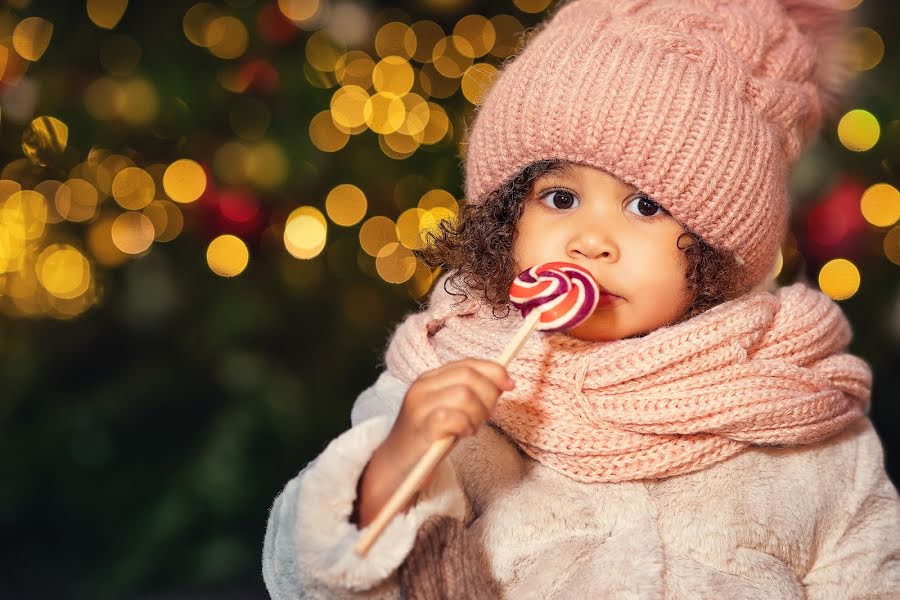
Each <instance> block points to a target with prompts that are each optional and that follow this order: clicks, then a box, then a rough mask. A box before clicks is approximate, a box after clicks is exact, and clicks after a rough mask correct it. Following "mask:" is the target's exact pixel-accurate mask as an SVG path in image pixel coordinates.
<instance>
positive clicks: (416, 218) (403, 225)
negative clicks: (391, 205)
mask: <svg viewBox="0 0 900 600" xmlns="http://www.w3.org/2000/svg"><path fill="white" fill-rule="evenodd" d="M427 215H428V211H426V210H422V209H421V208H409V209H407V210H404V211H403V212H402V213H400V216H399V217H397V239H398V240H399V241H400V243H401V244H403V245H404V246H406V247H407V248H409V249H410V250H418V249H419V248H421V247H422V239H421V237H420V232H421V223H422V221H423V219H427V218H428V217H427Z"/></svg>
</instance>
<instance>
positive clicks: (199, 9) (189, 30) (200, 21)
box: [100, 0, 220, 48]
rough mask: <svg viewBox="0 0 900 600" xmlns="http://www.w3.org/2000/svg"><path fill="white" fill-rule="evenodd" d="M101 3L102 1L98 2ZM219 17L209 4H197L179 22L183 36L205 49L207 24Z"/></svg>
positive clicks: (217, 11) (216, 10)
mask: <svg viewBox="0 0 900 600" xmlns="http://www.w3.org/2000/svg"><path fill="white" fill-rule="evenodd" d="M100 1H103V0H100ZM219 15H220V12H219V9H218V8H216V7H215V6H214V5H213V4H211V3H209V2H199V3H197V4H195V5H194V6H192V7H190V8H189V9H188V10H187V12H186V13H184V18H183V19H182V20H181V27H182V29H183V30H184V36H185V37H186V38H187V39H188V41H189V42H191V43H192V44H194V45H195V46H200V47H202V48H205V47H206V46H207V44H208V37H207V31H208V29H209V24H210V23H212V22H213V21H214V20H215V19H217V18H218V17H219Z"/></svg>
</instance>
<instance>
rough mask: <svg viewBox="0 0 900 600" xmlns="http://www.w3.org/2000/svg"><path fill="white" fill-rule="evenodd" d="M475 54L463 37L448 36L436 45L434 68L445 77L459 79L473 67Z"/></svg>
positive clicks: (433, 53) (433, 55)
mask: <svg viewBox="0 0 900 600" xmlns="http://www.w3.org/2000/svg"><path fill="white" fill-rule="evenodd" d="M474 54H475V52H474V50H472V45H471V44H470V43H469V41H468V40H466V39H465V38H463V37H460V36H447V37H445V38H444V39H442V40H439V41H438V43H437V44H435V45H434V51H433V52H432V59H433V61H432V62H433V63H434V68H435V69H436V70H437V71H438V72H439V73H440V74H441V75H443V76H444V77H447V78H449V79H459V78H460V77H462V74H463V73H465V71H466V69H468V68H469V67H471V66H472V60H473V59H472V56H473V55H474Z"/></svg>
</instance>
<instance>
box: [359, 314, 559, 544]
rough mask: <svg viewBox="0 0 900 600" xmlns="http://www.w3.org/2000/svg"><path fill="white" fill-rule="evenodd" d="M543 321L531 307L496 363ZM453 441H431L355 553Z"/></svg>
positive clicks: (511, 354) (386, 521) (505, 359)
mask: <svg viewBox="0 0 900 600" xmlns="http://www.w3.org/2000/svg"><path fill="white" fill-rule="evenodd" d="M540 320H541V312H540V311H539V310H532V311H531V312H530V313H528V316H527V317H525V320H524V321H523V322H522V325H521V326H520V327H519V329H518V330H517V331H516V333H515V335H514V336H513V337H512V339H511V340H510V341H509V343H507V344H506V348H504V349H503V352H502V353H501V354H500V358H499V359H497V362H498V363H500V364H501V365H503V367H504V368H505V367H508V366H509V363H510V362H512V359H513V358H515V357H516V355H517V354H518V353H519V350H521V349H522V345H523V344H524V343H525V340H526V339H528V336H529V335H531V332H532V331H534V329H535V328H536V327H537V325H538V322H539V321H540ZM454 442H456V436H454V435H448V436H447V437H443V438H441V439H439V440H435V441H434V442H432V443H431V446H430V447H429V448H428V450H427V451H426V452H425V454H423V455H422V458H420V459H419V462H417V463H416V466H414V467H413V468H412V470H411V471H410V472H409V474H408V475H407V476H406V479H404V480H403V483H401V484H400V486H399V487H397V489H396V491H395V492H394V493H393V495H392V496H391V497H390V498H389V499H388V501H387V502H386V503H385V505H384V506H382V507H381V510H380V511H379V512H378V514H377V515H376V516H375V519H374V520H373V521H372V522H371V523H369V526H368V527H366V530H365V531H363V534H362V535H361V536H360V538H359V541H358V542H357V543H356V546H355V548H354V550H355V551H356V554H358V555H359V556H365V555H366V554H367V553H368V552H369V548H371V547H372V544H374V543H375V541H376V540H377V539H378V537H379V536H380V535H381V532H382V531H384V528H385V527H387V526H388V524H389V523H390V522H391V520H393V518H394V517H395V516H396V515H397V513H398V512H399V511H400V509H401V508H402V507H403V506H404V505H405V504H406V503H407V502H409V500H410V498H412V497H413V494H415V493H416V490H418V488H419V486H420V485H421V484H422V482H423V481H425V479H426V478H427V477H428V475H430V474H431V472H432V471H434V469H435V467H436V466H437V465H438V463H440V462H441V461H442V460H443V459H444V457H445V456H446V455H447V454H448V453H449V451H450V448H452V447H453V444H454Z"/></svg>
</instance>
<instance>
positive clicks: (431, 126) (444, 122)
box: [422, 102, 450, 144]
mask: <svg viewBox="0 0 900 600" xmlns="http://www.w3.org/2000/svg"><path fill="white" fill-rule="evenodd" d="M428 108H429V110H430V113H431V114H430V116H429V118H428V124H427V125H426V126H425V130H424V132H423V133H424V137H423V138H422V143H423V144H437V143H438V142H440V141H441V140H443V139H444V138H445V137H446V136H447V134H448V133H449V132H450V118H449V117H448V116H447V113H446V112H444V109H443V107H441V105H439V104H435V103H434V102H429V103H428Z"/></svg>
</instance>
